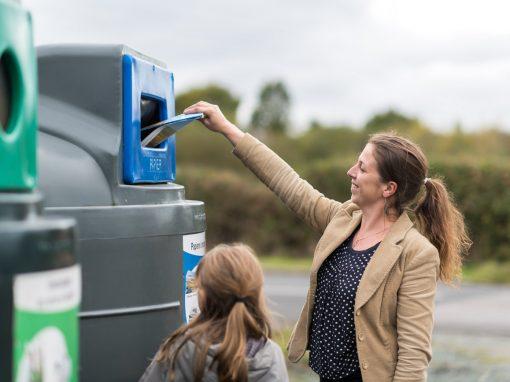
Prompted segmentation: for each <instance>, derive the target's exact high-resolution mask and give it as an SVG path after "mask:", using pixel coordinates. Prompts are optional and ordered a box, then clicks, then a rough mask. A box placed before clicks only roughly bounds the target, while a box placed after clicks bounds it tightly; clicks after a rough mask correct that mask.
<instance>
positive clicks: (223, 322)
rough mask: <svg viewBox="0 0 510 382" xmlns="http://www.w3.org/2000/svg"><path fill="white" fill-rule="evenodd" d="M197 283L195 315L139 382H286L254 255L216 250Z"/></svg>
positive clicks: (241, 248)
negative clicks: (272, 336)
mask: <svg viewBox="0 0 510 382" xmlns="http://www.w3.org/2000/svg"><path fill="white" fill-rule="evenodd" d="M196 281H197V288H198V303H199V307H200V313H199V315H198V316H197V317H195V318H194V319H193V320H192V321H191V322H190V323H189V324H187V325H183V326H181V327H180V328H179V329H177V330H176V331H175V332H174V333H173V334H172V335H170V337H168V338H167V339H166V340H165V341H164V342H163V344H162V345H161V347H160V349H159V351H158V352H157V354H156V357H155V358H154V360H153V361H152V363H151V364H150V366H149V367H148V368H147V370H146V371H145V373H144V375H143V376H142V378H141V379H140V382H160V381H161V382H166V381H190V382H201V381H207V382H209V381H211V382H212V381H219V382H223V381H225V382H227V381H228V382H252V381H257V382H259V381H260V382H266V381H268V382H269V381H288V376H287V369H286V365H285V361H284V357H283V354H282V351H281V349H280V348H279V346H278V345H277V344H276V343H275V342H273V341H272V340H271V339H270V337H271V328H270V326H269V321H268V313H267V309H266V306H265V301H264V295H263V293H262V285H263V281H264V278H263V274H262V269H261V267H260V264H259V262H258V260H257V258H256V257H255V255H254V254H253V252H252V250H251V249H250V248H249V247H248V246H246V245H242V244H234V245H225V244H221V245H218V246H216V247H215V248H213V249H212V250H210V251H209V252H207V254H206V255H205V256H204V258H203V259H202V261H201V262H200V263H199V265H198V269H197V274H196Z"/></svg>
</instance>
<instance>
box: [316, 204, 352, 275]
mask: <svg viewBox="0 0 510 382" xmlns="http://www.w3.org/2000/svg"><path fill="white" fill-rule="evenodd" d="M346 220H350V221H347V222H346ZM360 222H361V210H356V211H354V212H353V213H352V217H349V216H348V215H345V214H342V215H341V216H340V217H339V218H338V219H335V220H333V221H332V222H331V223H330V225H329V226H328V231H329V230H331V231H330V232H331V233H328V237H324V241H325V243H326V244H325V246H324V248H323V249H322V250H321V251H320V253H318V254H317V256H316V257H315V258H314V261H313V263H312V275H314V274H317V271H318V270H319V268H320V267H321V265H322V263H323V262H324V260H326V259H327V258H328V256H329V255H331V253H333V251H334V250H335V249H336V248H337V247H338V246H339V245H340V244H342V243H343V242H344V241H345V239H347V238H348V237H349V236H350V235H351V234H352V233H353V232H354V230H355V229H356V227H357V226H358V225H359V223H360ZM330 235H331V238H330V237H329V236H330Z"/></svg>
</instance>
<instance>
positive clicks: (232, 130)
mask: <svg viewBox="0 0 510 382" xmlns="http://www.w3.org/2000/svg"><path fill="white" fill-rule="evenodd" d="M192 113H203V114H204V118H202V119H200V122H202V124H203V125H204V126H205V127H207V128H208V129H209V130H211V131H214V132H216V133H221V134H223V135H224V136H225V137H227V139H228V140H229V141H230V142H232V144H233V145H234V146H235V145H236V144H237V142H238V141H239V140H240V139H241V138H242V137H243V136H244V133H243V132H242V131H241V130H240V129H239V128H238V127H237V126H236V125H234V124H233V123H231V122H230V121H229V120H228V119H227V118H225V116H224V115H223V113H222V112H221V110H220V108H219V107H218V106H217V105H212V104H210V103H207V102H204V101H200V102H197V103H196V104H194V105H191V106H189V107H187V108H186V109H185V110H184V114H192Z"/></svg>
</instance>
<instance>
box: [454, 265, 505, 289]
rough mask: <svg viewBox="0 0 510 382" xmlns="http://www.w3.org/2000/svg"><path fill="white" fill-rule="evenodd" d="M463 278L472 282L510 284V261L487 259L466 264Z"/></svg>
mask: <svg viewBox="0 0 510 382" xmlns="http://www.w3.org/2000/svg"><path fill="white" fill-rule="evenodd" d="M462 280H463V281H467V282H472V283H490V284H510V261H507V262H496V261H485V262H483V263H472V264H466V265H464V267H463V269H462Z"/></svg>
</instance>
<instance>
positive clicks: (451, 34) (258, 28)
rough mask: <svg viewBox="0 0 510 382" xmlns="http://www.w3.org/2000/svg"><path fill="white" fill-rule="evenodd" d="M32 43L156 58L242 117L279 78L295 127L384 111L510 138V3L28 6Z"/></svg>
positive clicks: (341, 0) (169, 1)
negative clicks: (218, 94) (100, 46)
mask: <svg viewBox="0 0 510 382" xmlns="http://www.w3.org/2000/svg"><path fill="white" fill-rule="evenodd" d="M22 3H23V4H24V5H25V6H26V7H27V8H28V9H29V10H31V11H32V16H33V19H34V25H35V41H36V44H38V45H39V44H48V43H63V42H66V43H69V42H79V43H84V42H86V43H124V44H126V45H129V46H131V47H132V48H135V49H137V50H139V51H141V52H142V53H145V54H147V55H150V56H153V57H155V58H158V59H160V60H163V61H165V62H166V63H167V64H168V66H169V67H170V69H171V70H172V71H173V72H174V73H175V79H176V91H177V92H182V91H184V90H186V89H189V88H191V87H193V86H201V85H204V84H206V83H210V82H216V83H219V84H223V85H225V86H227V87H228V88H229V89H231V90H232V91H233V92H234V93H235V94H236V95H238V96H239V97H240V98H241V100H242V104H241V108H240V115H239V117H240V119H241V121H247V120H248V119H249V116H250V113H251V110H252V108H253V105H254V102H255V101H256V97H257V93H258V91H259V89H260V87H261V85H262V84H263V83H265V82H266V81H269V80H275V79H282V80H283V81H284V82H285V83H286V85H287V86H288V88H289V91H290V93H291V95H292V101H293V108H292V120H293V124H294V126H295V128H296V129H301V128H303V127H305V126H307V124H308V122H309V121H310V120H311V119H314V118H315V119H318V120H320V121H321V122H324V123H328V124H340V123H348V124H352V125H361V124H363V123H364V121H366V119H367V118H368V117H369V116H370V115H372V114H373V113H375V112H378V111H383V110H386V109H387V108H389V107H393V108H397V109H399V110H401V111H403V112H405V113H408V114H411V115H414V116H417V117H419V118H421V119H423V120H424V121H426V122H427V123H428V124H429V125H431V126H432V127H433V128H434V129H436V130H443V129H450V128H451V127H452V126H453V125H454V124H455V123H457V122H460V123H462V125H463V126H465V127H466V128H467V129H475V128H479V127H482V126H487V125H494V124H497V125H499V126H501V127H503V128H505V130H510V104H509V98H510V97H509V93H510V22H509V21H508V16H509V14H510V1H508V0H483V1H482V0H476V1H475V0H462V1H461V0H427V1H424V0H367V1H363V0H336V1H331V0H328V1H326V0H314V1H301V0H273V1H268V0H257V1H253V0H241V1H233V0H230V1H227V0H182V1H175V0H166V1H153V0H144V1H129V0H123V1H120V0H110V1H108V0H101V1H99V0H88V1H74V0H67V1H61V0H60V1H56V0H26V1H22Z"/></svg>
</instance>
